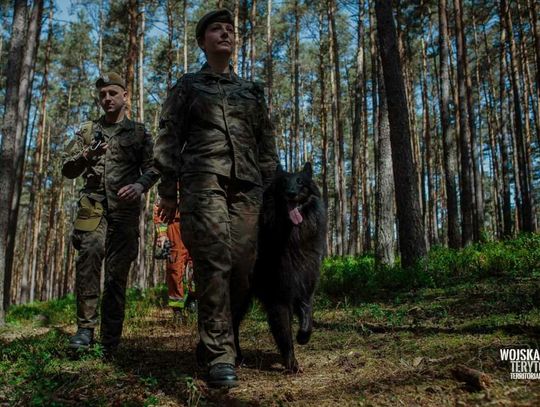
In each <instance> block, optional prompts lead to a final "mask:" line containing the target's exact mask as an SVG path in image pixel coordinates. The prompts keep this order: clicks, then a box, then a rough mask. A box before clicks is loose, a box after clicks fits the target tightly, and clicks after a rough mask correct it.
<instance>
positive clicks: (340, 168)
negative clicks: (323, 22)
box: [327, 0, 348, 255]
mask: <svg viewBox="0 0 540 407" xmlns="http://www.w3.org/2000/svg"><path fill="white" fill-rule="evenodd" d="M327 12H328V24H329V38H330V52H329V54H330V64H331V65H332V69H331V70H330V82H331V84H332V123H333V139H334V154H335V155H334V160H335V163H334V171H336V174H337V175H335V180H336V185H335V188H336V192H337V193H336V194H335V197H336V201H335V203H336V211H337V212H338V213H337V216H336V220H337V224H336V226H337V234H338V236H337V242H336V251H337V253H336V254H339V255H343V254H344V242H345V239H346V237H345V235H346V228H347V226H346V225H347V223H346V219H347V214H348V211H347V197H346V186H345V170H344V167H345V152H344V151H345V146H344V145H345V137H344V133H343V119H342V117H341V74H340V67H339V44H338V42H337V31H336V20H335V14H336V3H335V0H328V10H327Z"/></svg>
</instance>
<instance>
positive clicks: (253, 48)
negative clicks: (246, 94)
mask: <svg viewBox="0 0 540 407" xmlns="http://www.w3.org/2000/svg"><path fill="white" fill-rule="evenodd" d="M249 22H250V25H251V27H250V33H249V42H250V47H249V51H250V54H249V60H250V63H249V67H250V72H249V79H250V80H252V81H254V80H255V63H256V59H255V57H256V55H257V53H256V43H255V27H256V25H257V0H251V17H250V19H249Z"/></svg>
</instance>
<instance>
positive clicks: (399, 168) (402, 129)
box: [375, 0, 427, 267]
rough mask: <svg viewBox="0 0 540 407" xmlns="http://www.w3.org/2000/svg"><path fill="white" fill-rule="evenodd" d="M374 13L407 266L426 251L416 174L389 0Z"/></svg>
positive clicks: (403, 261) (401, 243)
mask: <svg viewBox="0 0 540 407" xmlns="http://www.w3.org/2000/svg"><path fill="white" fill-rule="evenodd" d="M375 12H376V16H377V33H378V38H379V51H380V54H381V61H382V68H383V74H384V85H385V88H386V101H387V104H388V119H389V122H390V139H391V148H392V163H393V172H394V183H395V188H396V200H397V217H398V221H399V225H398V230H399V238H400V239H399V246H400V251H401V264H402V265H403V267H409V266H412V265H414V264H415V263H416V261H417V260H419V259H420V258H421V257H422V256H425V255H426V252H427V250H426V243H425V239H424V236H425V234H424V228H423V225H422V214H421V211H420V205H419V202H420V200H419V196H418V175H417V173H416V171H415V168H414V162H413V154H412V148H411V133H410V128H409V111H408V109H407V98H406V95H405V83H404V80H403V73H402V70H401V61H400V58H399V51H398V47H397V34H396V27H395V22H394V16H393V14H392V3H391V0H377V1H376V2H375Z"/></svg>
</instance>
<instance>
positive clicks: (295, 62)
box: [291, 0, 300, 168]
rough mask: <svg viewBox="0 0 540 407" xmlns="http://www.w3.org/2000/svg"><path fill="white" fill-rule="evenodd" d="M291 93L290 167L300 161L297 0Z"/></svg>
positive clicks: (295, 3) (296, 3)
mask: <svg viewBox="0 0 540 407" xmlns="http://www.w3.org/2000/svg"><path fill="white" fill-rule="evenodd" d="M292 61H293V67H292V75H293V78H292V79H293V95H294V118H293V121H292V123H293V126H292V127H293V129H292V130H293V132H292V137H293V143H292V145H293V151H294V154H293V157H294V158H293V165H292V166H291V168H295V167H296V166H299V165H300V163H299V161H300V159H299V158H300V152H299V151H300V15H299V10H298V0H295V1H294V46H293V59H292Z"/></svg>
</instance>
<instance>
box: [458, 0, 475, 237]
mask: <svg viewBox="0 0 540 407" xmlns="http://www.w3.org/2000/svg"><path fill="white" fill-rule="evenodd" d="M461 7H462V0H454V9H455V12H456V18H455V22H456V43H457V76H458V78H457V79H458V98H459V99H458V109H459V142H460V147H461V151H460V153H461V154H460V156H461V224H462V235H461V243H462V245H463V246H467V245H469V244H470V243H472V241H473V237H474V228H473V226H474V225H473V214H474V213H473V204H474V196H473V193H474V191H473V178H472V176H473V174H472V170H471V168H472V166H473V163H472V159H471V134H470V127H469V111H468V107H467V77H466V74H467V72H466V70H465V69H466V68H465V66H466V60H467V51H466V45H465V34H464V32H463V13H462V9H461Z"/></svg>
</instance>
